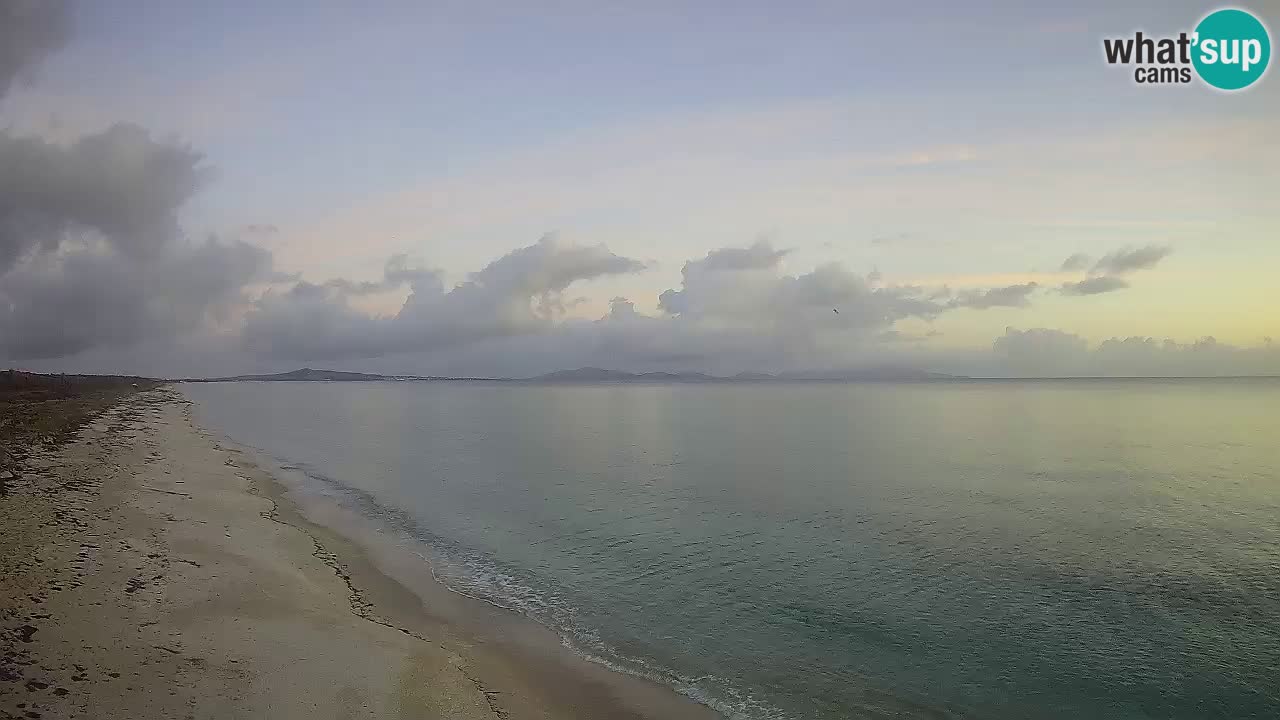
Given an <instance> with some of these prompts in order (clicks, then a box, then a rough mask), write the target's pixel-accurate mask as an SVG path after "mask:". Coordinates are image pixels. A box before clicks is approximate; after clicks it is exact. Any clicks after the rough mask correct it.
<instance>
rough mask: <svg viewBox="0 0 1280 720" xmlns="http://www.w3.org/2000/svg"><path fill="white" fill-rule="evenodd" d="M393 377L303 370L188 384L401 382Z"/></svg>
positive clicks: (338, 371)
mask: <svg viewBox="0 0 1280 720" xmlns="http://www.w3.org/2000/svg"><path fill="white" fill-rule="evenodd" d="M399 379H401V378H399V377H395V376H391V375H370V374H368V373H358V372H345V371H342V370H313V369H311V368H301V369H298V370H291V371H289V372H284V373H276V374H274V375H235V376H232V377H220V378H202V379H199V380H188V381H187V382H239V381H244V380H251V381H257V382H324V381H328V382H367V381H372V380H399Z"/></svg>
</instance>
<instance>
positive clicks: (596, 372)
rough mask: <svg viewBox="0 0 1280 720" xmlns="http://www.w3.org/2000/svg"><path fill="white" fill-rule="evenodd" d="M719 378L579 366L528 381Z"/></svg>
mask: <svg viewBox="0 0 1280 720" xmlns="http://www.w3.org/2000/svg"><path fill="white" fill-rule="evenodd" d="M719 379H720V378H714V377H711V376H710V375H704V374H703V373H669V372H647V373H629V372H623V371H621V370H605V369H604V368H598V367H581V368H578V369H576V370H557V371H555V372H550V373H547V374H546V375H539V376H538V377H534V378H529V381H530V382H549V383H551V382H559V383H575V382H576V383H584V382H616V383H627V382H639V383H682V382H714V381H716V380H719Z"/></svg>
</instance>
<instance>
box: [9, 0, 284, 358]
mask: <svg viewBox="0 0 1280 720" xmlns="http://www.w3.org/2000/svg"><path fill="white" fill-rule="evenodd" d="M66 33H67V13H66V6H65V4H64V3H60V2H23V1H21V0H20V1H18V2H12V1H10V2H0V94H2V93H3V91H4V90H7V89H8V88H9V87H10V86H11V84H12V82H13V80H14V79H15V78H17V77H19V76H20V75H21V74H22V73H24V72H28V71H29V70H30V68H31V67H32V66H33V65H34V64H35V63H36V62H38V61H39V60H40V59H41V58H43V57H44V56H45V55H47V54H48V53H49V52H52V51H53V50H55V49H57V48H58V47H59V46H60V45H61V44H62V43H63V42H65V39H66ZM206 175H207V170H206V169H205V168H204V166H203V164H202V157H201V155H200V154H199V153H198V152H196V151H195V150H193V149H192V148H190V147H187V146H184V145H181V144H175V143H169V142H161V141H158V140H156V139H154V138H153V137H152V136H151V134H150V133H149V132H147V130H146V129H144V128H141V127H138V126H136V125H131V124H118V125H115V126H113V127H111V128H109V129H107V130H105V131H103V132H100V133H96V134H92V135H87V136H85V137H82V138H80V139H78V140H75V141H74V142H71V143H69V144H60V143H53V142H49V141H47V140H45V139H43V138H40V137H27V136H17V135H14V134H12V133H11V132H9V131H7V130H0V357H7V358H12V359H26V358H49V357H58V356H65V355H70V354H75V353H80V352H84V351H86V350H89V349H92V348H95V347H105V346H121V345H127V344H130V343H136V342H139V341H143V340H148V339H152V338H157V337H173V336H176V335H179V334H182V333H187V332H191V331H194V330H197V329H199V328H201V327H206V326H209V325H211V324H213V323H216V322H218V321H219V320H220V319H223V318H224V317H225V316H226V314H227V313H228V312H229V311H230V308H231V307H233V306H235V305H237V304H239V303H242V302H244V300H245V296H244V288H245V286H246V285H248V284H249V283H252V282H255V281H258V280H263V279H270V278H271V277H272V270H271V265H272V262H271V256H270V254H269V253H268V252H266V251H265V250H263V249H261V248H258V247H256V246H253V245H250V244H248V243H246V242H244V241H243V240H240V239H231V240H223V239H219V238H216V237H211V238H209V239H207V240H205V241H203V242H192V241H190V240H188V239H187V238H186V237H185V236H184V235H183V233H182V230H181V227H180V225H179V222H178V212H179V210H180V208H181V207H182V206H183V205H184V204H185V203H186V202H187V200H188V199H189V198H190V197H191V196H192V195H193V194H194V193H195V192H196V190H197V189H198V188H199V187H200V186H201V184H202V183H203V181H204V179H205V177H206Z"/></svg>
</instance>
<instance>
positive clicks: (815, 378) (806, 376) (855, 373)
mask: <svg viewBox="0 0 1280 720" xmlns="http://www.w3.org/2000/svg"><path fill="white" fill-rule="evenodd" d="M955 377H958V376H955V375H943V374H941V373H931V372H925V371H923V370H916V369H914V368H897V367H871V368H856V369H851V370H831V371H823V372H802V373H783V374H781V375H770V374H768V373H752V372H742V373H738V374H737V375H733V376H730V377H717V376H714V375H706V374H704V373H669V372H647V373H629V372H623V371H621V370H605V369H603V368H597V367H582V368H578V369H576V370H557V371H556V372H552V373H547V374H546V375H539V376H538V377H534V378H529V380H528V382H546V383H706V382H721V383H724V382H869V381H881V382H887V381H911V380H943V379H948V378H955Z"/></svg>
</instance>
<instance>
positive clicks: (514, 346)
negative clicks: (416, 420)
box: [244, 237, 1037, 374]
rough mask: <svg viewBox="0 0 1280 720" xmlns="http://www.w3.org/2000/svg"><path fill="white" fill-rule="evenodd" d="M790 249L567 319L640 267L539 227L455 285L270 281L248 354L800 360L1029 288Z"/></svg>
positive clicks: (859, 350) (555, 361)
mask: <svg viewBox="0 0 1280 720" xmlns="http://www.w3.org/2000/svg"><path fill="white" fill-rule="evenodd" d="M785 255H786V251H785V250H779V249H776V248H774V247H773V245H772V244H771V243H769V242H768V241H759V242H756V243H754V244H752V245H749V246H746V247H736V248H733V247H731V248H721V249H717V250H713V251H711V252H709V253H707V254H706V255H705V256H704V257H701V258H697V259H694V260H690V261H689V262H687V263H685V265H684V267H683V269H682V275H681V283H680V285H679V286H678V287H675V288H671V289H669V290H667V291H666V292H663V293H662V294H661V295H660V296H659V306H660V309H661V311H662V312H661V314H658V315H648V314H645V313H643V312H641V311H639V310H638V309H637V307H636V304H635V303H634V302H632V301H631V299H629V298H624V297H615V298H613V300H612V301H611V303H610V309H609V311H608V312H607V313H606V314H605V315H604V316H603V317H601V318H600V319H598V320H594V321H592V320H585V319H580V318H574V317H570V316H569V314H568V313H567V312H566V307H565V306H566V303H565V302H564V300H563V297H564V293H565V291H566V290H567V289H568V288H570V286H571V285H572V284H573V283H575V282H578V281H582V280H589V279H592V278H597V277H603V276H606V275H615V274H622V273H632V272H636V271H639V270H640V269H642V267H643V266H642V265H641V264H640V263H638V262H637V261H635V260H631V259H629V258H625V257H621V256H619V255H616V254H614V253H613V252H611V251H610V250H608V249H607V248H606V247H604V246H602V245H573V244H569V243H565V242H562V241H560V240H558V239H556V238H554V237H547V238H543V239H542V240H541V241H539V242H538V243H536V244H534V245H531V246H528V247H525V248H520V249H518V250H515V251H513V252H511V253H509V254H507V255H505V256H503V257H501V258H499V259H497V260H495V261H494V262H492V263H490V264H489V265H488V266H487V267H485V268H484V269H482V270H480V271H478V272H476V273H473V274H472V275H470V276H468V278H467V280H466V281H465V282H463V283H462V284H460V285H458V286H456V287H453V288H450V289H445V288H444V287H443V285H442V282H441V276H440V274H439V273H433V272H431V271H427V270H421V269H414V270H407V269H405V268H406V266H404V265H403V264H402V263H401V262H400V261H394V262H392V263H390V264H388V267H387V269H386V270H385V272H384V278H383V279H381V280H378V281H370V282H366V283H352V282H348V281H328V282H325V283H318V284H313V283H298V284H296V285H295V286H293V287H291V288H288V289H285V290H276V291H271V292H268V293H266V294H265V295H264V296H263V297H262V298H261V299H260V300H258V301H257V303H256V304H255V305H254V307H253V310H252V311H251V312H250V313H249V315H248V317H247V320H246V324H245V328H244V338H245V342H246V345H247V346H248V347H249V348H251V349H252V350H254V351H255V352H258V353H261V354H264V355H267V356H270V357H288V358H294V359H296V360H299V361H302V360H310V359H316V360H323V359H330V358H369V357H379V356H383V355H387V354H391V353H401V352H420V353H421V352H425V353H434V357H435V358H437V360H438V361H439V362H440V363H446V364H449V366H451V367H459V366H460V365H459V363H463V360H464V359H465V360H466V361H468V362H472V363H477V364H478V365H479V366H483V367H494V366H495V364H494V362H493V360H492V358H493V357H494V356H499V357H503V358H508V359H511V358H515V359H518V360H520V361H522V362H523V363H524V364H523V365H522V367H525V368H527V370H525V371H524V372H528V373H533V372H535V371H542V370H546V369H555V368H556V367H557V366H561V367H563V366H573V365H584V364H597V365H602V366H609V367H619V368H625V369H684V370H702V371H709V372H724V371H728V372H736V371H739V370H744V369H772V370H777V369H793V368H801V369H807V368H814V367H839V366H842V365H843V366H849V365H854V364H858V362H859V361H861V360H864V359H866V358H869V357H871V356H872V355H874V354H875V353H876V352H878V351H879V350H882V349H883V344H884V341H885V338H889V337H892V338H893V339H894V341H895V342H897V341H899V340H901V339H903V338H905V337H906V335H902V334H894V333H893V331H895V328H894V325H895V324H896V323H897V322H899V321H901V320H905V319H908V318H914V319H920V320H926V321H928V320H932V319H934V318H936V317H938V316H939V315H941V314H943V313H946V312H950V311H952V310H954V309H956V308H961V307H973V308H986V307H996V306H1011V307H1019V306H1022V305H1025V304H1026V302H1027V298H1028V296H1029V295H1030V294H1031V293H1032V292H1034V291H1035V290H1036V289H1037V286H1036V285H1035V284H1033V283H1028V284H1024V285H1014V286H1009V287H1002V288H993V289H986V290H972V291H965V292H964V293H960V294H953V293H950V292H949V291H937V290H930V289H926V288H921V287H916V286H911V285H894V284H886V283H884V282H883V279H882V278H877V279H874V280H873V279H872V276H869V275H863V274H859V273H857V272H854V271H853V270H851V269H849V268H846V267H844V266H843V265H840V264H838V263H829V264H824V265H820V266H818V267H816V268H813V269H812V270H810V271H808V272H804V273H800V274H787V273H784V272H783V271H782V268H781V260H782V258H783V257H784V256H785ZM402 272H406V273H412V275H411V277H410V276H405V277H401V276H399V275H398V273H402ZM406 284H407V285H408V286H409V287H410V289H411V292H410V294H409V297H408V299H407V300H406V301H405V302H404V305H403V307H401V308H400V310H399V311H398V312H396V313H395V314H394V315H391V316H387V317H378V316H375V315H372V314H369V313H365V312H362V311H360V310H358V309H356V308H355V306H354V305H353V304H352V303H351V299H352V298H353V297H355V296H358V295H360V294H362V293H365V292H372V291H375V290H386V289H390V288H391V287H395V286H403V285H406ZM886 333H889V334H886ZM920 339H927V336H925V337H922V338H920ZM899 344H900V343H899ZM461 366H462V367H465V363H463V364H462V365H461ZM502 367H511V363H505V364H502ZM515 374H520V371H516V373H515Z"/></svg>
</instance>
